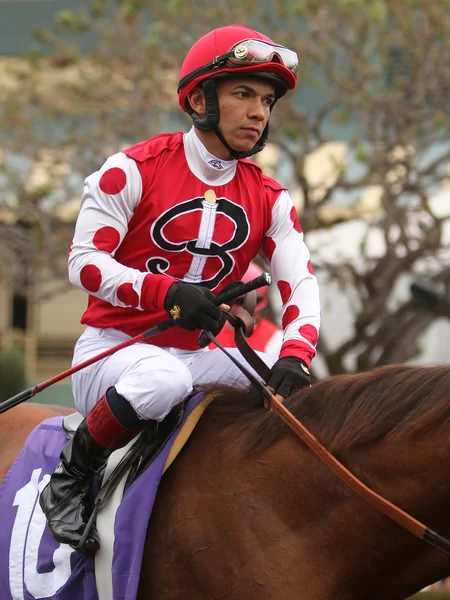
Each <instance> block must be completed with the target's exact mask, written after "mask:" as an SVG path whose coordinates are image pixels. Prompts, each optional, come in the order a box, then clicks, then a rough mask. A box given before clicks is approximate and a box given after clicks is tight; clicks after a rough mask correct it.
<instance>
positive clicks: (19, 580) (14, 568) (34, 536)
mask: <svg viewBox="0 0 450 600" xmlns="http://www.w3.org/2000/svg"><path fill="white" fill-rule="evenodd" d="M203 397H204V394H203V393H202V394H197V395H196V396H194V397H193V398H191V399H190V400H189V401H188V403H187V405H186V409H185V413H184V416H183V420H182V422H181V423H180V425H179V427H178V428H177V429H176V430H175V432H174V433H173V435H172V436H171V438H170V439H169V441H168V443H167V444H166V445H165V447H164V448H163V449H162V451H161V452H160V453H159V455H158V456H157V457H156V459H155V460H154V461H153V463H152V464H151V465H150V467H149V468H148V469H146V470H145V471H144V472H143V473H142V475H141V476H140V477H139V478H138V479H136V481H134V482H133V483H132V484H131V486H130V487H129V488H128V489H127V490H126V492H125V494H124V496H123V499H122V502H121V504H120V505H119V508H118V509H117V513H116V518H115V522H114V536H115V538H114V552H113V564H112V583H113V598H112V599H111V600H135V599H136V595H137V591H138V586H139V577H140V571H141V562H142V554H143V549H144V543H145V538H146V533H147V523H148V520H149V518H150V514H151V511H152V508H153V504H154V501H155V497H156V492H157V490H158V485H159V482H160V480H161V476H162V472H163V469H164V465H165V462H166V459H167V457H168V455H169V452H170V449H171V447H172V445H173V442H174V441H175V439H176V437H177V435H178V433H179V431H180V430H181V428H182V427H183V425H184V423H185V421H186V419H187V418H188V416H189V415H190V413H191V412H192V410H193V409H194V408H195V407H196V406H197V404H198V403H199V402H200V400H201V399H202V398H203ZM66 443H67V438H66V434H65V432H64V430H63V428H62V417H53V418H51V419H47V420H46V421H43V422H42V423H41V424H40V425H38V426H37V427H36V429H34V430H33V431H32V432H31V434H30V435H29V437H28V439H27V441H26V443H25V445H24V447H23V448H22V450H21V452H20V454H19V456H18V457H17V459H16V461H15V462H14V464H13V465H12V467H11V468H10V470H9V471H8V473H7V475H6V477H5V479H4V481H3V483H2V484H1V485H0V515H1V517H0V523H1V526H0V590H1V594H0V597H1V600H38V599H40V600H49V599H50V598H52V599H54V600H73V599H74V598H83V600H98V594H97V588H96V585H95V574H94V559H93V557H88V556H85V555H83V554H80V553H79V552H76V551H75V550H73V549H72V548H71V547H70V546H69V545H67V544H59V543H58V542H56V541H55V540H54V539H53V537H52V536H51V534H50V532H49V530H48V527H47V525H46V521H45V517H44V514H43V512H42V510H41V508H40V506H39V503H38V497H39V493H40V491H41V490H42V488H43V487H44V486H45V485H46V484H47V482H48V480H49V478H50V475H51V473H52V472H53V471H54V469H55V467H56V465H57V464H58V462H59V455H60V452H61V450H62V448H63V447H64V446H65V444H66ZM137 515H139V518H137Z"/></svg>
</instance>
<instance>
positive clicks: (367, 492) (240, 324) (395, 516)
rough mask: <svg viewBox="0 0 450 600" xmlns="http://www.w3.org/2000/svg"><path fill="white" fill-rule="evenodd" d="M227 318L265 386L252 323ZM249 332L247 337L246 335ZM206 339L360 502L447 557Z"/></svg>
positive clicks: (238, 315) (439, 542) (445, 543)
mask: <svg viewBox="0 0 450 600" xmlns="http://www.w3.org/2000/svg"><path fill="white" fill-rule="evenodd" d="M226 318H227V320H228V321H229V322H230V324H231V325H232V326H233V327H234V331H235V334H234V339H235V342H236V346H237V348H238V349H239V351H240V352H241V354H242V356H243V357H244V358H245V360H246V361H247V362H248V364H249V365H250V366H251V367H253V369H254V370H255V371H256V373H258V375H259V376H260V377H261V378H262V379H263V381H264V382H266V381H267V380H268V379H269V377H270V375H271V370H270V369H269V367H268V366H267V365H266V363H265V362H264V361H263V360H262V359H261V358H260V357H259V355H258V354H257V353H256V352H255V351H254V350H253V348H252V347H251V346H250V345H249V343H248V342H247V340H246V339H245V337H246V335H247V337H249V335H251V332H252V331H253V319H252V317H251V316H250V314H249V313H248V312H247V311H246V310H244V309H242V308H238V309H237V311H236V312H235V313H234V314H230V313H226ZM249 331H250V333H248V332H249ZM207 335H208V337H209V339H210V340H211V341H213V342H214V344H215V345H216V346H217V347H218V348H220V349H221V350H222V351H223V352H224V353H225V354H227V356H228V357H229V358H230V359H231V360H232V361H233V363H234V364H235V365H236V366H237V367H238V368H239V369H240V370H241V371H242V372H243V373H244V374H245V375H246V376H247V378H248V379H249V380H250V382H251V383H252V384H253V385H255V386H256V387H257V388H258V389H259V390H260V391H261V392H262V394H263V396H264V399H265V402H266V404H267V406H268V408H270V409H271V410H272V411H273V412H275V413H276V414H277V415H278V416H279V417H280V419H281V420H282V421H284V423H286V425H287V426H288V427H289V428H290V429H291V430H292V431H293V432H294V433H295V434H296V435H297V436H298V437H299V438H300V439H301V440H302V441H303V442H304V443H305V444H306V445H307V446H308V448H310V450H312V451H313V452H314V454H315V455H316V456H317V457H318V458H319V459H320V460H321V461H322V462H323V463H324V464H325V465H326V466H327V467H328V468H329V469H331V470H332V471H333V473H335V475H337V476H338V477H339V479H340V480H341V481H343V482H344V483H345V485H347V486H348V487H349V488H351V489H352V490H353V491H354V492H356V493H357V494H358V495H359V496H360V497H361V498H363V500H365V501H366V502H367V503H368V504H370V505H371V506H372V507H373V508H375V509H376V510H378V511H379V512H381V513H383V514H384V515H386V516H387V517H389V518H390V519H391V520H392V521H395V522H396V523H398V524H399V525H401V526H402V527H403V528H404V529H407V530H408V531H410V532H411V533H412V534H413V535H415V536H416V537H418V538H419V539H421V540H423V541H425V542H427V543H428V544H430V545H432V546H434V547H435V548H438V549H439V550H441V551H442V552H444V553H445V554H447V555H449V556H450V541H449V540H447V539H446V538H444V537H442V536H440V535H439V534H437V533H436V532H435V531H433V530H432V529H429V528H428V527H426V525H424V524H423V523H421V522H420V521H417V519H414V517H412V516H411V515H409V514H408V513H406V512H405V511H403V510H402V509H401V508H399V507H398V506H396V505H395V504H392V503H391V502H389V501H388V500H386V499H385V498H383V496H380V495H379V494H377V493H376V492H374V491H373V490H371V489H370V488H369V487H368V486H367V485H365V484H364V483H363V482H362V481H360V480H359V479H358V478H357V477H356V476H355V475H353V473H351V472H350V471H349V470H348V469H347V468H346V467H344V465H343V464H342V463H341V462H339V461H338V460H337V458H335V457H334V456H333V455H332V454H331V453H330V452H329V451H328V450H327V449H326V448H325V447H324V446H323V445H322V444H321V443H320V442H319V441H318V440H317V438H316V437H315V436H314V435H313V434H312V433H311V432H310V431H309V430H308V429H307V428H306V427H305V426H304V425H302V423H300V421H298V420H297V419H296V418H295V417H294V415H293V414H292V413H291V412H290V411H289V410H288V409H287V408H286V407H285V406H284V404H282V403H281V402H280V401H279V400H278V398H276V397H275V396H274V395H273V394H272V392H271V391H270V390H269V389H268V388H267V386H266V385H265V384H264V383H262V382H261V381H260V380H259V379H257V378H256V377H255V376H254V375H253V373H251V372H250V371H249V370H248V369H247V368H246V367H245V366H244V365H243V364H242V363H240V362H239V361H237V360H236V359H235V358H234V357H232V356H231V355H230V354H229V353H228V352H227V351H226V349H225V348H223V347H222V346H221V345H220V344H219V342H218V341H217V340H216V338H215V337H214V336H213V335H212V334H211V333H210V332H207Z"/></svg>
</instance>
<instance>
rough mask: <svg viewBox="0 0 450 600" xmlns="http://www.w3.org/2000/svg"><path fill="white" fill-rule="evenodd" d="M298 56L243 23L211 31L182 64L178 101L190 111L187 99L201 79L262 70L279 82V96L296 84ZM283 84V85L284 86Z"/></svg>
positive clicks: (261, 71)
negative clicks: (223, 74)
mask: <svg viewBox="0 0 450 600" xmlns="http://www.w3.org/2000/svg"><path fill="white" fill-rule="evenodd" d="M297 65H298V59H297V55H296V53H295V52H293V51H292V50H289V49H288V48H285V47H284V46H279V45H277V44H275V43H274V42H273V41H272V40H271V39H270V38H268V37H267V36H265V35H263V34H262V33H259V32H258V31H255V30H254V29H249V28H248V27H244V26H243V25H229V26H228V27H220V28H218V29H214V30H213V31H210V32H209V33H207V34H206V35H204V36H203V37H202V38H200V39H199V40H198V41H197V42H195V44H194V45H193V46H192V48H191V49H190V50H189V52H188V53H187V56H186V58H185V59H184V62H183V64H182V66H181V72H180V82H179V86H178V101H179V103H180V106H181V108H182V109H183V110H184V111H187V104H186V98H187V95H188V94H189V92H190V91H191V90H193V89H194V88H195V87H196V86H197V85H198V84H199V83H200V82H202V81H203V80H205V79H208V78H210V77H211V76H215V75H218V74H221V73H249V75H251V74H252V73H255V74H256V73H262V74H265V75H266V76H267V77H270V78H272V79H273V80H274V81H275V82H278V87H279V88H281V90H282V91H280V92H279V91H278V90H277V89H276V94H277V96H278V97H279V96H281V95H283V94H284V93H285V92H286V91H287V90H288V89H289V90H292V89H294V87H295V84H296V81H297V77H296V75H295V73H296V70H297ZM280 83H281V84H282V86H280Z"/></svg>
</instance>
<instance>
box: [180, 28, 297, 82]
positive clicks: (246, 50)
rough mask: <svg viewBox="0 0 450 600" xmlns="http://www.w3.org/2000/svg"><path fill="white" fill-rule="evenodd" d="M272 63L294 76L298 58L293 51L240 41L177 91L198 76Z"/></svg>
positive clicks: (250, 40)
mask: <svg viewBox="0 0 450 600" xmlns="http://www.w3.org/2000/svg"><path fill="white" fill-rule="evenodd" d="M274 62H275V63H279V64H281V65H283V66H284V67H285V68H286V69H288V70H289V71H291V72H292V73H293V74H294V75H295V74H296V73H297V69H298V56H297V53H296V52H294V51H293V50H289V48H286V47H285V46H279V45H278V44H272V43H270V42H265V41H263V40H258V39H246V40H242V41H240V42H238V43H237V44H234V45H233V46H232V47H231V48H230V49H229V50H228V52H226V53H225V54H222V55H221V56H216V57H215V58H214V59H213V60H212V61H211V62H209V63H207V64H206V65H203V66H202V67H201V68H199V69H197V70H196V71H194V72H192V73H189V75H187V76H186V77H184V78H183V79H182V80H181V81H180V85H179V87H178V89H179V90H180V89H182V88H183V87H185V86H186V85H187V84H188V83H190V82H191V81H193V80H194V79H196V78H197V77H199V76H200V75H203V74H206V73H212V72H214V71H216V70H218V69H224V68H228V69H233V68H235V69H241V68H242V67H250V66H254V65H258V64H266V63H274Z"/></svg>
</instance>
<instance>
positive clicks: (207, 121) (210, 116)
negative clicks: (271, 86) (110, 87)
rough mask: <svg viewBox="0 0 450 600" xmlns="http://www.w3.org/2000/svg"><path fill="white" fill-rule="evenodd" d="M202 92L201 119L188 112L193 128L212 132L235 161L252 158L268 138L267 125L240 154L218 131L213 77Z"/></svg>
mask: <svg viewBox="0 0 450 600" xmlns="http://www.w3.org/2000/svg"><path fill="white" fill-rule="evenodd" d="M203 91H204V92H205V102H206V111H205V115H204V116H203V117H200V116H199V115H198V114H197V113H196V112H194V111H192V110H190V111H189V112H190V115H191V117H192V120H193V121H194V126H195V127H197V129H200V130H201V131H214V133H215V134H216V135H217V137H218V138H219V140H220V141H221V142H222V144H223V145H224V146H225V148H226V149H227V150H228V151H229V152H230V156H231V158H234V159H236V160H238V159H240V158H248V157H249V156H253V155H254V154H257V153H258V152H261V150H262V149H263V148H264V146H265V145H266V142H267V138H268V137H269V123H267V125H266V126H265V128H264V131H263V132H262V135H261V137H260V138H259V140H258V141H257V142H256V144H255V145H254V146H253V148H251V149H250V150H247V151H245V152H240V151H239V150H235V149H234V148H232V147H231V146H230V144H229V143H228V142H227V141H226V139H225V138H224V136H223V135H222V132H221V131H220V129H219V120H220V112H219V102H218V99H217V87H216V80H215V78H214V77H211V78H209V79H206V80H205V81H204V82H203ZM275 102H276V99H275V100H274V102H273V103H272V104H271V106H270V110H271V111H272V108H273V107H274V105H275Z"/></svg>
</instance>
